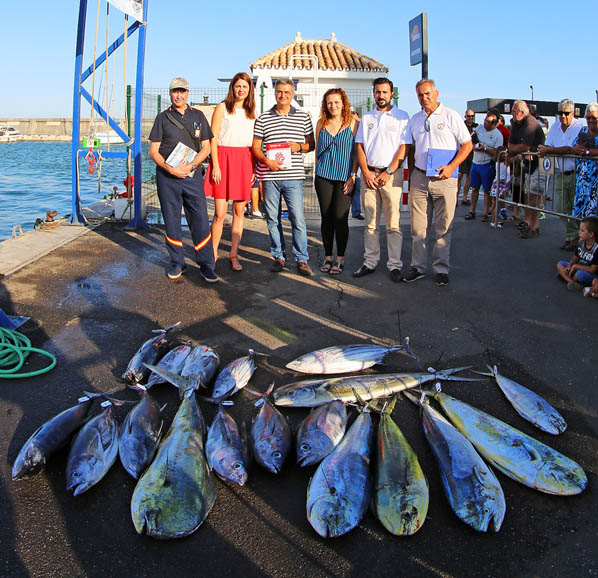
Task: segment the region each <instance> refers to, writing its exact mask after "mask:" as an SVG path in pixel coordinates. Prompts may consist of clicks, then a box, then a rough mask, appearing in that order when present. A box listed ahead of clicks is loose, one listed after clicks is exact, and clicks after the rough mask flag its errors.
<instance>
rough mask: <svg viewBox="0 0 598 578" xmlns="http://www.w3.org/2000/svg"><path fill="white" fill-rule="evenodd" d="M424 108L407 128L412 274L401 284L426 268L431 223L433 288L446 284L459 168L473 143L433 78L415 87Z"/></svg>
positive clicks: (463, 123)
mask: <svg viewBox="0 0 598 578" xmlns="http://www.w3.org/2000/svg"><path fill="white" fill-rule="evenodd" d="M415 90H416V93H417V98H418V100H419V103H420V105H421V107H422V110H420V111H419V112H418V113H417V114H414V115H413V116H412V117H411V120H410V121H409V124H408V125H407V132H406V135H405V142H406V144H407V147H408V149H409V205H410V208H411V236H412V239H413V249H412V252H411V270H410V271H409V273H408V274H407V275H406V276H405V278H404V281H406V282H407V283H412V282H414V281H417V280H418V279H421V278H422V277H423V276H424V271H425V270H426V264H427V236H428V231H429V229H430V228H431V223H432V219H434V230H435V233H436V244H435V245H434V249H433V251H432V270H433V271H434V273H435V274H436V276H435V282H436V285H448V282H449V277H448V273H449V266H450V250H451V232H452V226H453V218H454V216H455V205H456V204H457V169H458V167H459V165H460V164H461V163H462V162H463V161H464V160H465V159H466V158H467V156H468V155H469V153H470V152H471V150H472V148H473V145H472V143H471V136H470V135H469V131H468V130H467V127H466V126H465V122H464V121H463V119H462V118H461V116H460V115H459V114H458V113H457V112H456V111H454V110H452V109H450V108H446V107H445V106H444V105H443V104H442V103H440V102H438V90H437V88H436V84H435V83H434V81H433V80H430V79H428V78H423V79H422V80H420V81H419V82H418V83H417V84H416V85H415Z"/></svg>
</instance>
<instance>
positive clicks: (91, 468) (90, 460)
mask: <svg viewBox="0 0 598 578" xmlns="http://www.w3.org/2000/svg"><path fill="white" fill-rule="evenodd" d="M102 407H103V408H105V409H104V411H103V412H102V413H101V414H99V415H97V416H95V417H94V418H92V419H90V420H89V421H88V422H87V423H86V424H85V425H84V426H83V427H82V428H81V429H80V430H79V432H78V433H77V435H76V436H75V439H74V440H73V445H72V446H71V449H70V452H69V457H68V460H67V464H66V489H67V490H68V491H71V490H72V492H73V496H78V495H79V494H82V493H83V492H86V491H87V490H89V488H91V487H92V486H94V485H95V484H97V483H98V482H99V481H100V480H101V479H102V478H103V477H104V476H105V475H106V474H107V473H108V470H109V469H110V468H111V467H112V464H113V463H114V461H115V460H116V456H117V455H118V423H117V422H116V420H115V419H114V416H113V415H112V403H111V402H109V401H105V402H103V403H102Z"/></svg>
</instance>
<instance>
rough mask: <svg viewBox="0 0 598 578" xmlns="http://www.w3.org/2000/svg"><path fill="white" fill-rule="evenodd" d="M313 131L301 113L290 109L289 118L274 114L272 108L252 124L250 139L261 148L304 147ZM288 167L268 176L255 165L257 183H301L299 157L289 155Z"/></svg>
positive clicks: (301, 166)
mask: <svg viewBox="0 0 598 578" xmlns="http://www.w3.org/2000/svg"><path fill="white" fill-rule="evenodd" d="M313 133H314V129H313V126H312V123H311V118H310V116H309V115H308V114H307V113H306V112H303V111H302V110H297V109H296V108H294V107H291V110H290V111H289V114H286V115H283V114H279V113H278V112H277V111H276V106H273V107H272V108H271V109H270V110H267V111H266V112H263V113H262V114H260V116H259V117H258V119H257V120H256V121H255V128H254V129H253V138H256V139H258V140H261V141H262V145H263V148H264V149H265V145H267V144H274V143H283V142H298V143H304V142H306V141H307V139H308V138H309V137H310V136H313ZM291 157H292V167H291V168H290V169H283V170H282V171H274V172H272V171H271V170H270V169H269V168H268V167H267V166H266V165H264V164H262V163H258V166H257V176H258V178H259V179H260V180H261V181H292V180H303V179H305V169H304V167H303V153H301V152H296V153H291Z"/></svg>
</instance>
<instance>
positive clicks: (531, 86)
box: [529, 84, 534, 102]
mask: <svg viewBox="0 0 598 578" xmlns="http://www.w3.org/2000/svg"><path fill="white" fill-rule="evenodd" d="M529 89H530V90H531V91H532V102H534V85H533V84H530V85H529Z"/></svg>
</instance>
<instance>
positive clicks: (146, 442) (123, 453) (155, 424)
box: [118, 386, 164, 479]
mask: <svg viewBox="0 0 598 578" xmlns="http://www.w3.org/2000/svg"><path fill="white" fill-rule="evenodd" d="M140 387H143V386H140ZM163 423H164V422H163V421H162V418H161V412H160V407H159V406H158V404H157V403H156V402H155V401H154V400H153V399H152V397H151V396H150V395H149V394H148V393H147V390H145V391H143V396H142V398H141V400H140V401H139V403H137V404H136V405H135V407H134V408H133V409H131V411H130V412H129V413H128V414H127V417H126V418H125V421H124V422H123V425H122V427H121V430H120V440H119V443H118V453H119V455H120V461H121V463H122V465H123V467H124V468H125V470H127V472H128V473H129V474H131V476H133V477H134V478H135V479H138V478H139V476H140V475H141V474H142V473H143V472H144V471H145V470H146V468H147V467H148V466H149V465H150V464H151V462H152V460H153V459H154V455H155V453H156V450H157V449H158V444H159V443H160V436H161V434H162V425H163Z"/></svg>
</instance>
